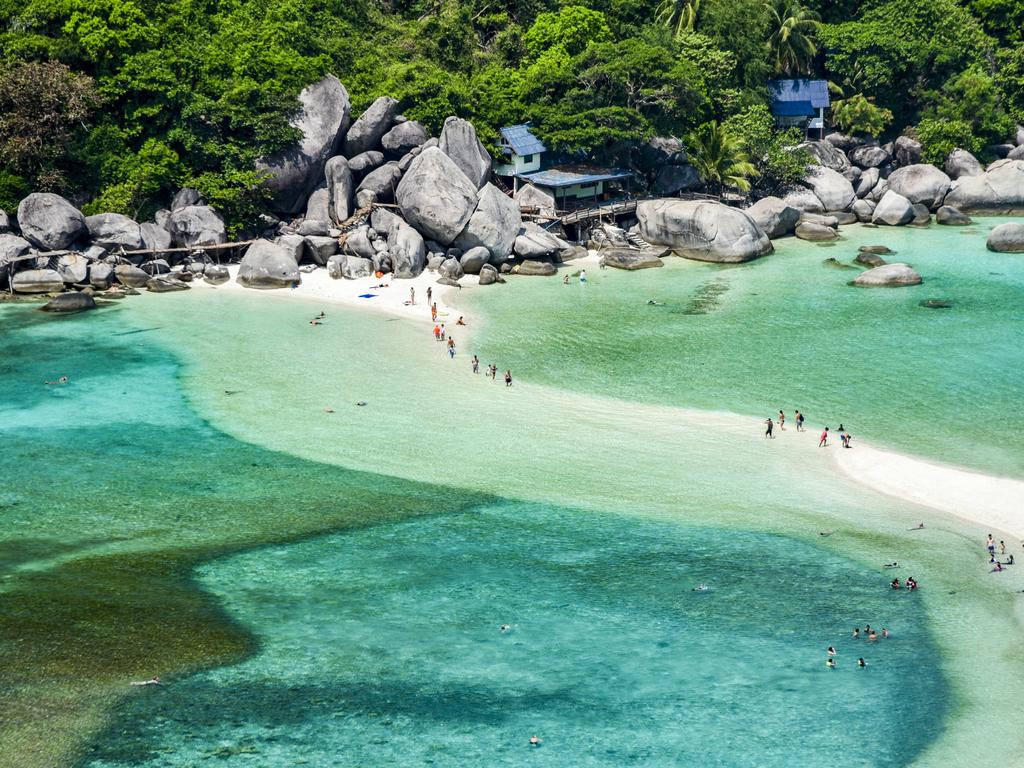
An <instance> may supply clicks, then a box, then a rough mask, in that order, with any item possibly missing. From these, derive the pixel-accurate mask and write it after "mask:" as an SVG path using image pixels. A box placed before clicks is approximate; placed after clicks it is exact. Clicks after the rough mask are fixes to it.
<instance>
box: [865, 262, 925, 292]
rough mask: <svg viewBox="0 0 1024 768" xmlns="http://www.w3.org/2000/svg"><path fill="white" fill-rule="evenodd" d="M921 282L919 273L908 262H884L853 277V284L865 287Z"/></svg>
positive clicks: (917, 283) (918, 283)
mask: <svg viewBox="0 0 1024 768" xmlns="http://www.w3.org/2000/svg"><path fill="white" fill-rule="evenodd" d="M921 282H922V281H921V275H919V274H918V273H917V271H916V270H914V269H913V268H912V267H911V266H910V265H909V264H885V265H883V266H881V267H875V268H874V269H869V270H868V271H867V272H863V273H861V274H860V275H858V276H857V277H856V278H855V279H854V281H853V284H854V285H859V286H865V287H890V286H903V285H920V284H921Z"/></svg>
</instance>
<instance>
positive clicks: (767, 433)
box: [764, 417, 775, 440]
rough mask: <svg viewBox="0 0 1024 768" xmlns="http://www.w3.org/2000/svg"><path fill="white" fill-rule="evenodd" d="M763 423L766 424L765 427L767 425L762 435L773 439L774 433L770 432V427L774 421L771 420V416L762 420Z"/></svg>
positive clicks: (773, 424)
mask: <svg viewBox="0 0 1024 768" xmlns="http://www.w3.org/2000/svg"><path fill="white" fill-rule="evenodd" d="M764 423H765V426H766V427H768V428H767V429H766V430H765V431H764V436H765V438H771V439H772V440H774V439H775V436H774V435H773V434H772V427H774V426H775V422H774V421H772V420H771V418H770V417H769V418H767V419H765V420H764Z"/></svg>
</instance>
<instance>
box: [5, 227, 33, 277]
mask: <svg viewBox="0 0 1024 768" xmlns="http://www.w3.org/2000/svg"><path fill="white" fill-rule="evenodd" d="M31 248H32V244H31V243H30V242H29V241H28V240H26V239H25V238H23V237H18V236H17V235H0V282H4V281H6V280H7V277H8V275H10V273H11V262H13V261H14V260H15V259H17V258H19V257H21V256H24V255H25V254H27V253H28V252H29V250H30V249H31Z"/></svg>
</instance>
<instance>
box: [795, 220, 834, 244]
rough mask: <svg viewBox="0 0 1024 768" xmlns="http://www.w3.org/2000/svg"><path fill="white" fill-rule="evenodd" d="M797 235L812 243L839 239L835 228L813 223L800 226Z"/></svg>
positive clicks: (805, 222) (809, 222) (806, 222)
mask: <svg viewBox="0 0 1024 768" xmlns="http://www.w3.org/2000/svg"><path fill="white" fill-rule="evenodd" d="M795 234H796V236H797V237H798V238H800V239H801V240H810V241H812V242H822V241H827V240H835V239H836V238H838V237H839V233H838V232H836V230H835V229H834V228H833V227H830V226H828V225H826V224H818V223H816V222H813V221H804V222H801V223H800V224H798V225H797V228H796V232H795Z"/></svg>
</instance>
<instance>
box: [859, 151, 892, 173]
mask: <svg viewBox="0 0 1024 768" xmlns="http://www.w3.org/2000/svg"><path fill="white" fill-rule="evenodd" d="M891 159H892V158H891V157H889V153H888V152H886V151H885V150H884V149H882V148H881V147H877V146H866V147H857V149H855V150H853V151H852V152H850V160H851V161H852V162H853V163H855V164H856V165H859V166H860V167H861V168H879V167H881V166H883V165H885V164H886V163H888V162H889V161H890V160H891Z"/></svg>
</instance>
